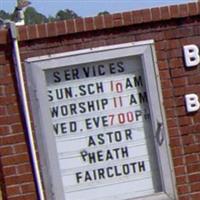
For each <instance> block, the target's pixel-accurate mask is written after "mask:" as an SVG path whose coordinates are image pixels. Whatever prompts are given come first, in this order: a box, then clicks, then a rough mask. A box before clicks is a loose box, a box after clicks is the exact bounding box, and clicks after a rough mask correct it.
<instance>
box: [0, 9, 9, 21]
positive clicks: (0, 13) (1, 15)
mask: <svg viewBox="0 0 200 200" xmlns="http://www.w3.org/2000/svg"><path fill="white" fill-rule="evenodd" d="M0 18H1V19H11V15H10V13H7V12H5V11H4V10H0Z"/></svg>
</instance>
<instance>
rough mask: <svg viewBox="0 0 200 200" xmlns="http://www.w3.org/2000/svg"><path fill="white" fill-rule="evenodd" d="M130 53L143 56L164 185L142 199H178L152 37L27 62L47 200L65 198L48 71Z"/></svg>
mask: <svg viewBox="0 0 200 200" xmlns="http://www.w3.org/2000/svg"><path fill="white" fill-rule="evenodd" d="M127 56H140V57H141V58H142V64H143V70H144V77H145V82H146V87H147V88H146V89H147V94H148V100H149V107H150V112H151V119H152V127H153V132H154V134H155V135H154V138H155V143H156V151H157V154H158V155H157V156H158V161H159V167H160V172H161V179H162V187H163V192H161V193H156V194H155V195H151V196H147V197H142V198H139V199H143V200H144V199H145V200H160V199H162V200H173V199H176V198H175V196H176V192H175V190H174V188H175V185H174V178H173V176H172V174H173V170H172V164H171V156H170V151H169V145H168V137H167V128H166V122H165V115H164V108H163V104H162V95H161V89H160V84H159V82H160V79H159V73H158V69H157V66H156V58H155V50H154V42H153V40H148V41H143V42H133V43H126V44H120V45H113V46H106V47H99V48H92V49H85V50H79V51H74V52H68V53H60V54H54V55H48V56H41V57H35V58H29V59H27V60H26V61H25V66H26V75H27V80H28V81H27V84H28V88H29V94H30V99H31V107H32V112H33V118H34V125H35V133H36V134H35V135H36V142H37V145H38V151H39V159H40V163H41V172H42V177H43V181H44V187H45V191H46V194H45V195H46V197H47V199H49V200H60V199H64V192H63V189H62V187H61V185H62V183H61V177H59V175H58V174H59V166H58V162H57V161H56V160H57V159H55V158H56V144H55V140H54V137H53V134H49V133H51V132H52V128H51V126H50V124H51V117H50V111H49V108H48V106H47V105H48V100H47V98H46V96H47V94H46V90H45V88H46V85H45V81H46V80H45V73H44V72H45V70H48V69H52V68H58V67H62V66H66V65H67V66H68V65H76V64H84V63H89V62H97V61H102V60H108V59H115V58H119V57H127ZM102 58H103V59H102ZM66 63H67V64H66ZM160 142H161V143H160ZM52 160H53V162H52ZM113 199H114V198H113ZM134 199H135V198H134Z"/></svg>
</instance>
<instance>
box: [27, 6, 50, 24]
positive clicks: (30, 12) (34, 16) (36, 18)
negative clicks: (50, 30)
mask: <svg viewBox="0 0 200 200" xmlns="http://www.w3.org/2000/svg"><path fill="white" fill-rule="evenodd" d="M24 17H25V24H41V23H45V22H48V19H47V17H46V16H45V15H43V14H41V13H39V12H37V11H36V10H35V8H33V7H28V8H27V9H26V10H25V12H24Z"/></svg>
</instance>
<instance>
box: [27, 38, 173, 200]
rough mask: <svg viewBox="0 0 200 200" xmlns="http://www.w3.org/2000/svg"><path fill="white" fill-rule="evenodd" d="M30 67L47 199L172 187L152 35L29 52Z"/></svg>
mask: <svg viewBox="0 0 200 200" xmlns="http://www.w3.org/2000/svg"><path fill="white" fill-rule="evenodd" d="M26 72H27V80H28V83H29V93H30V98H31V105H32V111H33V117H34V124H35V132H36V141H37V145H38V150H39V155H40V161H41V170H42V175H43V181H44V186H45V189H46V191H47V194H46V196H47V198H48V199H56V200H61V199H63V200H108V199H109V200H110V199H118V200H126V199H130V198H131V199H134V198H138V197H144V196H147V198H148V196H152V195H155V194H158V193H159V194H161V193H162V195H165V194H164V192H163V191H164V188H165V191H166V190H168V189H169V188H171V186H169V184H166V183H165V182H167V181H168V182H167V183H169V179H168V178H167V181H165V180H164V178H163V176H164V175H163V173H165V172H163V164H165V163H169V162H168V156H167V153H166V152H167V151H166V148H164V150H162V149H163V147H162V146H165V143H166V139H165V138H164V137H165V133H164V128H163V127H164V125H163V123H164V122H163V116H162V109H161V106H160V96H159V87H158V84H157V80H156V77H157V75H156V69H155V65H154V56H153V48H152V41H150V42H140V43H135V44H134V43H128V44H122V45H115V46H108V47H101V48H94V49H86V50H80V51H75V52H69V53H63V54H55V55H50V56H42V57H37V58H30V59H28V60H27V61H26ZM160 153H165V154H166V155H165V157H166V158H164V159H160V156H159V154H160ZM162 156H164V155H162ZM167 165H169V164H167ZM166 168H167V170H168V167H166V166H165V169H166ZM167 170H166V171H167ZM168 176H169V175H168ZM168 187H169V188H168Z"/></svg>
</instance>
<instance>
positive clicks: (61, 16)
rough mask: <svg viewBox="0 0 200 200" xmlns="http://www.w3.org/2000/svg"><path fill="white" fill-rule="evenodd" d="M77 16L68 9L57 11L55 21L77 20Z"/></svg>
mask: <svg viewBox="0 0 200 200" xmlns="http://www.w3.org/2000/svg"><path fill="white" fill-rule="evenodd" d="M78 17H79V16H78V15H77V14H76V13H75V12H74V11H73V10H69V9H65V10H59V11H58V12H57V13H56V17H55V18H56V20H65V19H75V18H78Z"/></svg>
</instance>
